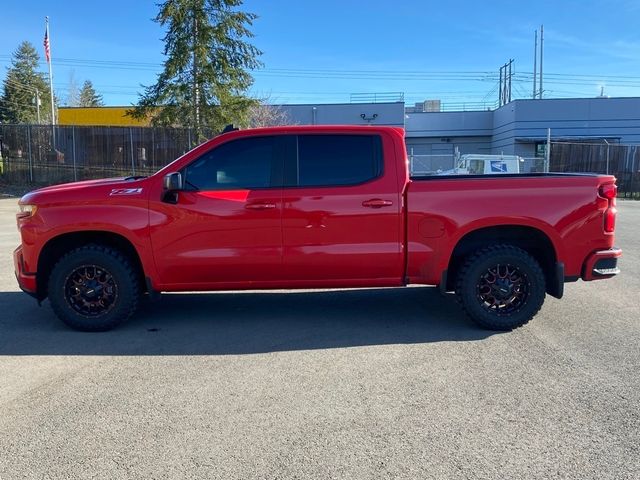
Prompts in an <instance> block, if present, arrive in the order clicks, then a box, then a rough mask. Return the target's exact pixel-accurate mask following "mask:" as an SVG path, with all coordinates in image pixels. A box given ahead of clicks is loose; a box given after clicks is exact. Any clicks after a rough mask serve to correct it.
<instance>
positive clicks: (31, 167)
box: [27, 125, 33, 183]
mask: <svg viewBox="0 0 640 480" xmlns="http://www.w3.org/2000/svg"><path fill="white" fill-rule="evenodd" d="M27 151H28V152H29V182H31V183H33V159H32V158H31V125H27Z"/></svg>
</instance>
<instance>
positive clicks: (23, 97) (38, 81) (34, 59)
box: [0, 42, 51, 123]
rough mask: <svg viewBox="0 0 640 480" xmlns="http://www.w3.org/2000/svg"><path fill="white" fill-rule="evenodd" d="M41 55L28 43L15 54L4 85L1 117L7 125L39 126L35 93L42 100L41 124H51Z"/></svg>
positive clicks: (0, 107) (0, 101)
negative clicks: (31, 124) (39, 66)
mask: <svg viewBox="0 0 640 480" xmlns="http://www.w3.org/2000/svg"><path fill="white" fill-rule="evenodd" d="M39 63H40V56H39V55H38V52H37V51H36V49H35V48H34V47H33V45H32V44H31V43H29V42H22V43H21V44H20V46H19V47H18V49H17V50H16V51H15V52H14V53H13V58H12V59H11V66H10V67H8V68H7V75H6V77H5V79H4V82H3V95H2V98H1V99H0V118H1V119H2V121H3V122H5V123H36V122H37V119H38V116H37V108H36V93H37V94H38V96H39V97H40V121H41V122H42V123H48V122H50V121H51V95H50V93H49V92H50V91H49V85H48V82H47V81H46V79H45V78H46V77H45V75H44V74H43V73H41V72H38V71H37V68H38V64H39Z"/></svg>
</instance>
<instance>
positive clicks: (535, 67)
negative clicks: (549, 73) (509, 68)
mask: <svg viewBox="0 0 640 480" xmlns="http://www.w3.org/2000/svg"><path fill="white" fill-rule="evenodd" d="M537 61H538V30H536V32H535V37H534V40H533V95H532V96H531V98H536V76H537V75H538V72H537V70H538V65H537V63H538V62H537Z"/></svg>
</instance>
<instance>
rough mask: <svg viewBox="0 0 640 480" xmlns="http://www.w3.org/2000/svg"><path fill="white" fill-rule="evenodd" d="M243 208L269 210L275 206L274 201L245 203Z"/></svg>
mask: <svg viewBox="0 0 640 480" xmlns="http://www.w3.org/2000/svg"><path fill="white" fill-rule="evenodd" d="M244 208H248V209H249V210H271V209H273V208H276V204H275V203H247V204H246V205H245V206H244Z"/></svg>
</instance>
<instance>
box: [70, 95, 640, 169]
mask: <svg viewBox="0 0 640 480" xmlns="http://www.w3.org/2000/svg"><path fill="white" fill-rule="evenodd" d="M279 108H281V109H283V110H284V111H286V112H287V115H288V117H289V118H290V120H291V122H292V123H294V124H300V125H306V124H348V125H367V124H371V125H392V126H398V127H404V128H405V130H406V142H407V148H408V150H409V151H410V152H413V154H414V155H453V154H454V152H455V151H456V150H457V151H458V152H459V153H461V154H464V153H485V154H500V153H504V154H505V155H520V156H523V157H535V156H541V155H542V154H543V153H542V152H543V151H544V144H545V143H546V139H547V133H548V129H551V138H552V140H553V141H559V140H560V141H571V142H589V143H606V142H609V143H622V144H640V98H639V97H627V98H606V97H597V98H572V99H528V100H524V99H523V100H513V101H511V102H509V103H507V104H506V105H503V106H502V107H500V108H497V109H495V110H486V111H451V112H449V111H439V109H440V103H439V102H438V101H434V100H429V101H426V102H424V103H420V104H417V105H415V106H410V107H408V106H406V105H405V103H404V102H402V101H398V102H381V103H376V102H358V103H332V104H296V105H281V106H280V107H279ZM127 109H128V107H100V108H64V107H61V108H60V110H59V123H60V124H61V125H119V126H142V125H144V122H139V121H136V120H134V119H132V118H131V117H128V116H126V115H125V111H126V110H127Z"/></svg>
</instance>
